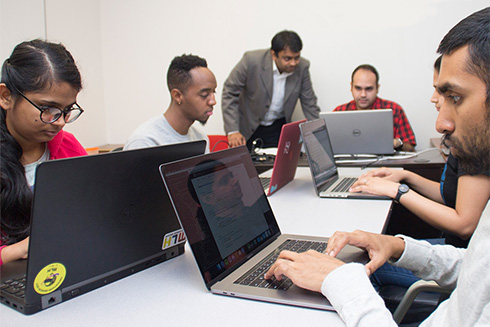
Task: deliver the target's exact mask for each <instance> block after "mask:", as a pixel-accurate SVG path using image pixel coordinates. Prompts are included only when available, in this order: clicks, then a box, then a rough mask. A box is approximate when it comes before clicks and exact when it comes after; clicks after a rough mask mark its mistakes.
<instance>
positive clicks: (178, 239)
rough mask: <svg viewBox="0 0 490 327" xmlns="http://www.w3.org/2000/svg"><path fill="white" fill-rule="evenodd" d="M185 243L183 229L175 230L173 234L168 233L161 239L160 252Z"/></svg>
mask: <svg viewBox="0 0 490 327" xmlns="http://www.w3.org/2000/svg"><path fill="white" fill-rule="evenodd" d="M184 242H185V234H184V230H183V229H179V230H176V231H175V232H170V233H168V234H167V235H165V237H164V238H163V245H162V250H165V249H168V248H171V247H172V246H175V245H177V244H180V243H184Z"/></svg>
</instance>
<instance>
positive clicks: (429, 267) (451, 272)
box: [322, 204, 490, 327]
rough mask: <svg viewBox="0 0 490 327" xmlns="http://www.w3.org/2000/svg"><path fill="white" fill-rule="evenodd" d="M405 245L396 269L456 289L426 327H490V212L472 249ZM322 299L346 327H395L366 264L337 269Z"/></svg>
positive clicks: (488, 210) (328, 279)
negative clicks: (370, 278)
mask: <svg viewBox="0 0 490 327" xmlns="http://www.w3.org/2000/svg"><path fill="white" fill-rule="evenodd" d="M404 239H405V251H404V252H403V254H402V256H401V257H400V259H399V260H398V261H397V262H395V263H394V265H396V266H399V267H403V268H407V269H410V270H412V271H413V272H414V273H415V275H416V276H418V277H420V278H422V279H425V280H434V281H436V282H437V283H438V284H439V285H453V286H454V285H456V284H457V287H456V288H455V290H454V291H453V293H452V294H451V297H450V298H449V299H448V300H446V301H444V302H443V303H441V304H440V305H439V307H438V308H437V309H436V310H435V311H434V312H433V313H432V315H430V316H429V317H428V318H427V319H426V320H425V321H424V322H423V323H422V324H421V326H490V268H489V267H490V206H489V205H488V204H487V208H486V210H485V211H484V212H483V214H482V217H481V218H480V222H479V224H478V227H477V229H476V231H475V233H474V234H473V237H472V239H471V241H470V243H469V245H468V249H457V248H454V247H452V246H450V245H430V244H429V243H427V242H425V241H416V240H414V239H412V238H409V237H404ZM322 293H323V295H324V296H326V297H327V298H328V299H329V300H330V302H331V303H332V305H333V306H334V308H335V309H336V310H337V312H338V313H339V315H340V317H341V318H342V320H343V321H344V322H345V323H346V325H347V326H376V327H382V326H396V323H395V322H394V320H393V318H392V316H391V314H390V312H389V311H388V310H387V309H386V307H385V304H384V302H383V300H382V299H381V298H380V297H379V296H378V294H377V293H376V291H375V290H374V288H373V287H372V286H371V283H370V281H369V278H368V277H367V275H366V271H365V269H364V266H362V265H361V264H355V263H350V264H346V265H343V266H341V267H339V268H337V269H335V270H334V271H333V272H331V273H330V274H329V275H328V276H327V277H326V278H325V280H324V281H323V284H322Z"/></svg>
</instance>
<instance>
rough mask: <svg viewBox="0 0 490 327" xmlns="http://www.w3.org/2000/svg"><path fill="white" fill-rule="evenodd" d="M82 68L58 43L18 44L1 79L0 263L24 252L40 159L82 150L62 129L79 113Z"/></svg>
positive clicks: (43, 159) (23, 254)
mask: <svg viewBox="0 0 490 327" xmlns="http://www.w3.org/2000/svg"><path fill="white" fill-rule="evenodd" d="M81 88H82V82H81V77H80V72H79V71H78V68H77V66H76V64H75V61H74V59H73V57H72V56H71V54H70V53H69V52H68V50H66V48H65V47H64V46H63V45H61V44H54V43H49V42H45V41H42V40H33V41H29V42H23V43H20V44H18V45H17V46H16V47H15V48H14V51H13V52H12V54H11V56H10V58H8V59H6V60H5V62H4V63H3V66H2V75H1V80H0V131H1V134H0V135H1V138H0V141H1V142H0V154H1V155H0V177H1V189H0V201H1V226H0V264H2V263H4V262H8V261H13V260H18V259H21V258H26V257H27V248H28V236H29V235H28V233H29V224H30V212H31V202H32V189H33V186H34V182H35V180H34V176H35V170H36V167H37V165H39V164H40V163H41V162H43V161H47V160H52V159H61V158H67V157H74V156H80V155H86V154H87V152H86V151H85V149H84V148H83V147H82V145H81V144H80V143H79V142H78V141H77V140H76V138H75V137H74V136H73V135H72V134H70V133H68V132H65V131H63V127H64V126H65V124H66V123H71V122H73V121H75V120H76V119H77V118H78V117H80V115H81V114H82V113H83V110H82V108H80V106H78V104H77V103H76V98H77V95H78V93H79V92H80V90H81Z"/></svg>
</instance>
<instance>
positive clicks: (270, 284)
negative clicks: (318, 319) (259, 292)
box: [234, 240, 327, 291]
mask: <svg viewBox="0 0 490 327" xmlns="http://www.w3.org/2000/svg"><path fill="white" fill-rule="evenodd" d="M326 248H327V242H313V241H304V240H286V241H284V243H282V244H281V245H280V246H279V247H278V248H277V249H276V250H274V251H273V252H272V253H270V254H269V255H268V256H267V257H266V258H265V259H263V260H262V261H261V262H259V263H258V264H257V265H255V266H254V267H253V268H252V269H250V270H249V271H248V272H247V273H246V274H244V275H243V276H242V277H240V278H238V279H237V280H236V281H235V282H234V284H240V285H248V286H253V287H261V288H271V289H278V290H284V291H285V290H287V289H288V288H289V287H291V285H293V282H292V281H291V280H290V279H289V278H287V277H285V276H284V277H283V279H282V280H276V279H275V277H272V278H271V279H265V278H264V274H265V273H266V272H267V270H269V268H270V267H271V266H272V264H274V262H276V260H277V257H278V256H279V253H280V252H281V251H282V250H289V251H294V252H298V253H301V252H306V251H308V250H315V251H318V252H320V253H323V252H324V251H325V249H326Z"/></svg>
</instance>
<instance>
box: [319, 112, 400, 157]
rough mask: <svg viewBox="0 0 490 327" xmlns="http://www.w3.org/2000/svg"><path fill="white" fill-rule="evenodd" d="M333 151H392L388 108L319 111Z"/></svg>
mask: <svg viewBox="0 0 490 327" xmlns="http://www.w3.org/2000/svg"><path fill="white" fill-rule="evenodd" d="M320 118H323V119H325V122H326V124H327V128H328V132H329V135H330V141H331V143H332V147H333V153H334V154H394V152H395V150H394V149H393V112H392V110H391V109H376V110H354V111H335V112H321V113H320Z"/></svg>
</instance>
